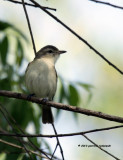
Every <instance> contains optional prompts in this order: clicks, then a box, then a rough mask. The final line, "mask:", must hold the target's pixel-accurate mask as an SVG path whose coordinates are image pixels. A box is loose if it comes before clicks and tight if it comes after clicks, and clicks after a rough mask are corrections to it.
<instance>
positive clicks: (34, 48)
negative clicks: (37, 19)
mask: <svg viewBox="0 0 123 160" xmlns="http://www.w3.org/2000/svg"><path fill="white" fill-rule="evenodd" d="M22 4H23V9H24V12H25V16H26V20H27V24H28V28H29V32H30V36H31V40H32V44H33V50H34V54H35V56H36V47H35V42H34V38H33V34H32V29H31V25H30V21H29V16H28V13H27V10H26V7H25V3H24V0H22Z"/></svg>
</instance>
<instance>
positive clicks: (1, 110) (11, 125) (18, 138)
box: [0, 106, 33, 160]
mask: <svg viewBox="0 0 123 160" xmlns="http://www.w3.org/2000/svg"><path fill="white" fill-rule="evenodd" d="M0 112H1V113H2V114H3V116H4V118H5V119H6V121H7V123H8V124H9V126H10V127H11V128H12V129H13V131H14V132H15V134H16V135H17V132H16V131H15V129H14V127H13V124H12V123H11V122H10V121H9V119H8V117H7V116H6V114H5V113H4V111H3V108H2V107H1V106H0ZM17 140H18V142H20V143H21V144H22V145H23V148H24V150H25V151H26V153H27V154H28V155H29V157H30V159H31V160H33V158H32V155H31V154H30V152H29V150H28V149H27V148H26V146H25V144H24V143H23V141H22V139H21V138H20V137H17Z"/></svg>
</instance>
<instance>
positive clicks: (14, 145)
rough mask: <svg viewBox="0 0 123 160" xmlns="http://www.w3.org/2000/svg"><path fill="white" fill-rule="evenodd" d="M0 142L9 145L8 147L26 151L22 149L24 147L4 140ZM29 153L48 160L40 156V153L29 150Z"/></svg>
mask: <svg viewBox="0 0 123 160" xmlns="http://www.w3.org/2000/svg"><path fill="white" fill-rule="evenodd" d="M0 142H1V143H4V144H7V145H9V146H12V147H15V148H19V149H22V150H25V149H24V147H22V146H19V145H17V144H14V143H10V142H7V141H5V140H2V139H0ZM29 152H30V153H32V154H35V155H36V156H39V157H42V158H46V159H47V157H44V156H41V155H40V154H38V153H37V152H35V151H32V150H29Z"/></svg>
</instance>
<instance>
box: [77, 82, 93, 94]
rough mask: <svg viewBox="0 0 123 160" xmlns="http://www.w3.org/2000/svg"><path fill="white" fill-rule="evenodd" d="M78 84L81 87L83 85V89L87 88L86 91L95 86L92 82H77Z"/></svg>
mask: <svg viewBox="0 0 123 160" xmlns="http://www.w3.org/2000/svg"><path fill="white" fill-rule="evenodd" d="M77 84H78V85H80V86H81V87H83V89H85V90H86V91H88V92H90V90H91V89H92V88H94V86H93V85H91V84H87V83H81V82H77Z"/></svg>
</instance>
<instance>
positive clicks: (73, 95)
mask: <svg viewBox="0 0 123 160" xmlns="http://www.w3.org/2000/svg"><path fill="white" fill-rule="evenodd" d="M68 89H69V96H68V101H69V104H70V105H73V106H77V105H78V103H79V93H78V91H77V89H76V88H75V87H74V86H73V85H72V84H70V85H69V86H68Z"/></svg>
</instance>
